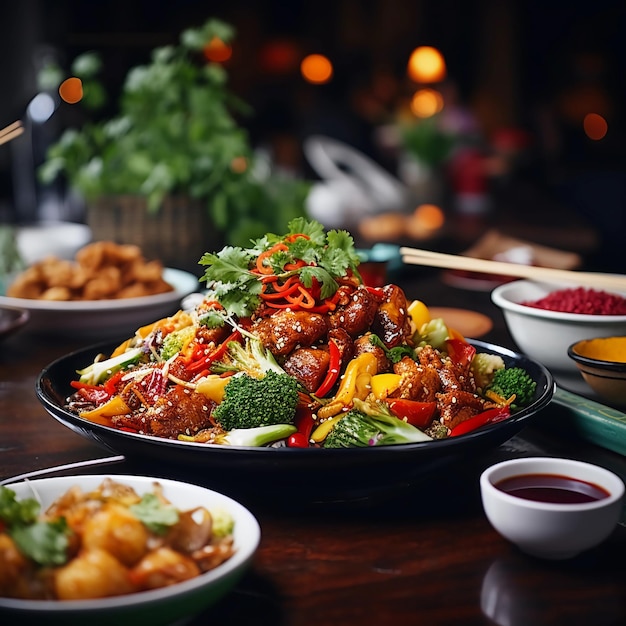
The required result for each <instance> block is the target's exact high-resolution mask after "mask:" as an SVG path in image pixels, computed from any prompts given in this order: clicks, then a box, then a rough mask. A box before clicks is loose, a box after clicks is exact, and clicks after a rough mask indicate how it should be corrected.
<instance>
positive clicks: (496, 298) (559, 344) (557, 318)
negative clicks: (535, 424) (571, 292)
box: [491, 280, 626, 377]
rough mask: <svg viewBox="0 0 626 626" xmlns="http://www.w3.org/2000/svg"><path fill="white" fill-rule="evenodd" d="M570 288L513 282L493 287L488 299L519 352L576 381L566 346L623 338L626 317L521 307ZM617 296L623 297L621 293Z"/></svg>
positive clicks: (565, 285)
mask: <svg viewBox="0 0 626 626" xmlns="http://www.w3.org/2000/svg"><path fill="white" fill-rule="evenodd" d="M572 287H576V285H572V284H571V283H569V284H565V283H561V284H555V283H542V282H535V281H530V280H516V281H513V282H510V283H506V284H504V285H500V286H499V287H496V288H495V289H494V290H493V291H492V292H491V299H492V301H493V303H494V304H495V305H496V306H498V307H499V308H500V309H501V310H502V314H503V315H504V320H505V322H506V325H507V328H508V329H509V332H510V333H511V337H512V338H513V341H515V343H516V344H517V347H518V348H519V350H520V351H521V352H523V353H524V354H526V355H527V356H529V357H530V358H531V359H534V360H536V361H539V362H540V363H542V364H543V365H545V366H546V367H547V368H548V369H550V370H553V371H556V372H557V373H558V372H565V373H567V374H571V375H576V376H577V377H578V369H577V368H576V365H575V364H574V362H573V361H572V360H571V359H570V358H569V356H568V355H567V349H568V348H569V346H571V345H572V344H573V343H574V342H576V341H578V340H579V339H586V338H588V337H609V336H612V335H626V315H583V314H580V313H560V312H557V311H548V310H545V309H538V308H535V307H531V306H526V305H524V304H521V303H522V302H529V301H530V302H532V301H535V300H539V299H540V298H543V297H545V296H547V295H548V294H549V293H551V292H554V291H557V290H561V289H569V288H572ZM619 295H622V296H624V297H626V294H624V293H620V294H619Z"/></svg>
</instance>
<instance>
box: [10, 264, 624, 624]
mask: <svg viewBox="0 0 626 626" xmlns="http://www.w3.org/2000/svg"><path fill="white" fill-rule="evenodd" d="M393 280H394V282H397V283H398V284H400V285H401V286H402V287H403V288H404V289H405V291H406V292H407V296H408V297H410V298H419V299H421V300H423V301H425V302H426V303H427V304H429V305H431V306H437V307H460V308H464V309H470V310H473V311H478V312H481V313H484V314H486V315H488V316H489V317H490V318H491V320H492V321H493V327H492V329H491V330H490V331H489V332H488V333H487V334H485V335H484V336H482V337H480V338H481V339H484V340H486V341H489V342H492V343H496V344H498V345H504V346H506V347H509V348H515V346H514V344H513V343H512V340H511V338H510V336H509V334H508V332H507V331H506V328H505V326H504V320H503V318H502V316H501V314H500V312H499V311H498V309H497V308H496V307H495V306H494V305H493V304H491V301H490V297H489V293H488V292H481V291H470V290H467V289H459V288H454V287H451V286H448V285H446V284H445V283H444V282H442V281H441V275H440V273H439V272H438V271H435V270H427V269H423V268H421V269H417V268H404V269H402V270H401V271H399V272H398V274H397V275H396V276H394V277H393ZM97 342H98V338H97V337H94V340H93V341H92V342H91V343H97ZM88 344H89V342H88V341H87V340H85V339H81V340H76V339H72V338H71V337H61V336H55V334H54V333H51V334H50V335H47V336H34V335H30V334H29V333H28V328H27V327H26V328H25V329H22V330H20V331H18V332H17V333H15V334H14V335H12V336H9V337H7V338H5V339H4V340H3V341H2V344H0V480H2V479H6V478H9V477H11V476H15V475H18V474H22V473H24V472H31V471H34V470H39V469H42V468H47V467H51V466H58V465H63V464H66V463H73V462H77V461H84V460H89V459H99V458H103V457H110V456H112V455H114V453H112V452H111V451H108V450H105V449H102V448H100V447H99V446H97V445H96V444H95V443H93V442H91V441H88V440H87V439H84V438H82V437H80V436H79V435H77V434H75V433H74V432H72V431H70V430H69V429H67V428H66V427H64V426H62V425H61V424H59V423H58V422H56V421H55V420H53V419H52V418H51V417H50V416H49V415H48V414H47V413H46V411H45V410H44V409H43V407H42V406H41V405H40V404H39V402H38V400H37V398H36V396H35V380H36V377H37V375H38V374H39V372H40V371H41V370H42V368H44V367H45V366H46V365H47V364H49V363H50V362H51V361H53V360H54V359H56V358H58V357H60V356H63V355H65V354H67V353H68V352H70V351H72V350H75V349H79V348H82V347H85V346H86V345H88ZM552 411H553V407H552V405H550V406H548V408H546V409H544V410H543V411H542V412H541V414H540V416H539V419H537V420H535V421H534V422H533V423H532V425H530V426H527V427H526V428H525V429H524V430H522V431H521V432H520V433H519V434H518V435H517V436H515V437H514V438H513V439H511V440H509V441H508V442H506V443H504V444H502V445H501V446H500V447H498V448H497V449H495V450H493V451H491V452H489V453H488V454H485V455H484V456H482V457H481V458H476V459H472V460H471V461H469V462H468V461H465V462H464V463H463V464H462V465H459V464H457V465H453V466H452V467H449V468H448V469H446V470H444V471H441V472H440V473H438V474H437V475H434V476H432V477H430V478H429V479H428V480H427V481H425V482H424V483H423V484H419V485H413V486H412V487H410V488H407V489H406V490H404V491H401V492H399V493H398V492H394V493H393V494H389V496H388V497H376V498H373V499H372V500H371V501H368V500H367V499H366V500H365V501H359V502H358V503H344V504H342V505H337V504H335V505H332V504H326V505H311V506H306V505H299V506H295V505H292V502H293V498H292V497H291V496H292V495H293V494H290V493H288V492H287V493H281V490H280V487H276V486H272V485H268V486H267V489H268V497H267V498H265V497H261V498H259V497H255V496H253V495H252V494H249V495H248V496H246V494H240V493H237V494H232V493H231V494H229V495H235V496H236V497H237V498H238V499H239V500H240V501H241V502H242V503H243V504H245V505H247V506H248V507H249V508H250V509H251V511H252V512H253V513H254V514H255V515H256V517H257V518H258V520H259V522H260V524H261V529H262V540H261V545H260V547H259V550H258V552H257V554H256V557H255V559H254V562H253V566H252V568H251V569H250V571H249V572H248V573H247V574H246V575H245V577H244V578H243V579H242V580H241V581H240V583H239V584H238V585H237V587H236V588H235V589H234V590H233V591H231V592H230V593H229V594H228V595H227V596H226V597H224V599H223V600H221V601H220V602H219V603H218V604H217V605H215V606H213V607H211V608H210V609H208V610H206V611H205V612H204V613H203V614H201V615H198V616H196V617H195V618H193V619H192V620H191V621H190V622H188V623H189V624H192V625H200V624H208V623H226V624H240V623H250V624H251V623H254V624H256V625H257V626H259V625H264V624H268V625H269V624H271V625H281V624H285V625H309V624H349V625H350V624H355V625H356V624H359V625H360V626H364V625H369V624H372V625H374V624H376V625H380V624H395V625H401V624H428V625H436V624H463V625H470V624H499V625H501V626H512V625H517V624H523V625H529V624H534V625H536V624H596V625H598V626H603V625H609V624H624V623H626V593H625V590H626V558H625V556H626V528H624V520H625V519H626V517H625V516H623V517H622V521H621V522H620V524H619V525H618V526H617V527H616V528H615V531H614V533H613V534H612V536H611V537H610V538H609V539H608V540H607V541H606V542H605V543H604V544H602V545H601V546H599V547H597V548H595V549H592V550H590V551H588V552H586V553H584V554H582V555H580V556H578V557H575V558H573V559H570V560H567V561H556V562H550V561H542V560H538V559H534V558H531V557H529V556H526V555H525V554H523V553H521V552H519V551H518V550H517V549H516V548H515V547H514V546H512V545H511V544H509V543H508V542H507V541H506V540H504V539H503V538H501V537H500V536H499V535H498V534H497V533H496V532H495V531H494V530H493V529H492V528H491V526H490V525H489V522H488V521H487V519H486V517H485V515H484V513H483V510H482V506H481V502H480V494H479V489H478V478H479V476H480V473H481V471H482V470H483V469H484V468H485V467H487V466H488V465H490V464H492V463H494V462H497V461H500V460H502V459H505V458H513V457H520V456H534V455H547V456H567V457H572V458H576V459H580V460H586V461H591V462H594V463H597V464H599V465H603V466H604V467H607V468H608V469H611V470H613V471H615V472H616V473H618V474H619V475H620V476H621V477H622V478H623V479H624V478H626V457H623V456H622V455H621V454H618V453H615V452H611V451H609V450H607V449H604V448H601V447H598V446H596V445H593V444H592V443H589V442H587V441H584V440H582V439H580V438H577V437H575V436H570V435H569V433H567V432H560V431H558V430H556V431H555V429H553V428H544V424H545V423H547V422H548V421H549V419H550V416H551V412H552ZM625 453H626V451H625ZM74 471H92V472H93V471H97V472H98V473H127V472H141V473H146V474H151V475H157V476H158V475H160V474H159V468H158V467H154V466H153V467H150V466H146V465H143V466H138V465H137V464H136V463H134V462H133V461H132V460H131V461H128V460H126V461H122V462H118V463H115V464H109V465H105V466H94V467H92V468H90V469H88V470H84V469H83V470H74ZM70 473H71V472H70ZM182 478H184V479H186V480H191V481H193V480H194V479H196V480H197V479H198V477H197V476H195V477H194V476H193V475H192V476H182ZM209 482H210V484H209V485H208V486H210V487H212V488H215V489H218V490H220V481H219V477H215V478H213V480H212V481H209ZM301 488H302V490H303V491H304V492H306V489H307V485H306V484H304V483H303V484H302V486H301ZM223 491H225V492H226V493H228V489H227V488H224V489H223ZM256 495H258V494H256ZM299 499H300V500H302V498H299ZM304 500H306V498H305V499H304Z"/></svg>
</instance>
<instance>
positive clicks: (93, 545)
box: [0, 478, 235, 600]
mask: <svg viewBox="0 0 626 626" xmlns="http://www.w3.org/2000/svg"><path fill="white" fill-rule="evenodd" d="M233 529H234V519H233V517H232V516H231V515H230V513H228V512H227V511H224V510H219V511H217V510H214V511H209V510H208V509H206V508H205V507H203V506H198V507H196V508H194V509H190V510H186V511H180V510H178V509H177V508H175V507H174V506H173V505H172V504H171V503H170V501H169V500H168V499H167V498H166V497H165V496H164V494H163V490H162V488H161V485H160V484H159V483H154V488H153V490H152V491H149V492H146V493H145V494H143V495H142V496H139V495H138V494H137V492H136V491H135V490H134V489H133V488H132V487H130V486H128V485H125V484H123V483H121V482H119V481H115V480H113V479H111V478H106V479H104V481H103V482H102V483H101V484H100V486H99V487H98V488H97V489H95V490H94V491H91V492H85V491H83V490H81V489H80V488H79V487H78V486H77V485H76V486H74V487H72V488H70V489H69V490H68V491H67V492H66V493H64V494H63V495H62V496H61V497H60V498H58V499H57V500H56V501H55V502H54V503H52V505H51V506H49V507H48V508H47V510H46V511H44V512H41V511H40V505H39V502H38V500H37V499H36V498H35V497H32V498H25V499H22V500H18V499H17V497H16V494H15V491H13V490H12V489H10V488H9V487H4V486H0V596H5V597H12V598H21V599H28V600H86V599H93V598H104V597H110V596H119V595H125V594H129V593H134V592H137V591H148V590H151V589H158V588H161V587H166V586H169V585H173V584H176V583H179V582H183V581H185V580H188V579H191V578H195V577H196V576H199V575H200V574H202V573H203V572H206V571H209V570H211V569H214V568H215V567H217V566H218V565H220V564H221V563H223V562H224V561H226V560H228V559H229V558H230V557H231V556H232V555H233V554H234V552H235V547H234V544H233V534H232V533H233Z"/></svg>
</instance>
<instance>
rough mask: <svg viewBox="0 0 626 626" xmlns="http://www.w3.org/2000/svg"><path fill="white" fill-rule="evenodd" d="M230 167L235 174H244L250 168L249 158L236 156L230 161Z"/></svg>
mask: <svg viewBox="0 0 626 626" xmlns="http://www.w3.org/2000/svg"><path fill="white" fill-rule="evenodd" d="M230 169H231V170H232V171H233V172H234V173H235V174H243V173H244V172H245V171H246V170H247V169H248V159H246V157H243V156H238V157H235V158H234V159H233V160H232V161H231V162H230Z"/></svg>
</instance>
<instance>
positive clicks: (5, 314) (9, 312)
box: [0, 306, 30, 339]
mask: <svg viewBox="0 0 626 626" xmlns="http://www.w3.org/2000/svg"><path fill="white" fill-rule="evenodd" d="M29 319H30V313H29V312H28V311H27V310H26V309H19V308H16V307H9V306H2V307H0V339H3V338H4V337H7V336H8V335H10V334H12V333H14V332H15V331H16V330H18V329H20V328H22V326H24V325H25V324H26V323H27V322H28V320H29Z"/></svg>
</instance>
